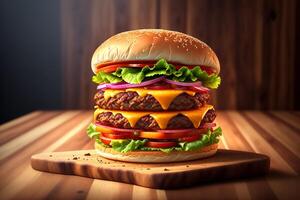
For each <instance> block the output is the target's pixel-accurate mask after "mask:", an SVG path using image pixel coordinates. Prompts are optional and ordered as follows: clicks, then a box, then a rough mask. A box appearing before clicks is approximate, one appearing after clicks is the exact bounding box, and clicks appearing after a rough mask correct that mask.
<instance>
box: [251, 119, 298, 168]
mask: <svg viewBox="0 0 300 200" xmlns="http://www.w3.org/2000/svg"><path fill="white" fill-rule="evenodd" d="M251 115H259V113H251ZM245 117H246V119H247V120H248V122H249V123H250V124H251V125H252V126H253V127H255V129H256V130H257V131H258V132H259V133H260V135H261V136H262V137H263V138H264V139H265V140H266V141H267V142H268V143H269V144H272V147H273V148H274V149H275V150H276V151H277V152H278V153H279V154H280V155H282V158H283V159H284V160H286V162H287V163H288V164H289V165H290V166H291V167H292V168H293V169H294V170H295V171H296V172H297V173H300V159H299V156H298V155H296V154H295V153H293V152H296V151H297V149H293V150H292V151H290V149H291V148H289V147H287V144H285V142H295V141H288V140H286V139H276V136H277V137H278V134H279V135H280V136H279V137H280V138H281V137H282V136H281V135H282V132H284V131H282V132H280V133H277V132H276V131H277V130H275V132H274V130H272V128H273V127H274V124H271V125H270V124H268V122H267V121H266V120H265V119H264V120H263V119H261V121H255V120H253V118H251V117H249V114H245ZM268 125H270V126H268ZM266 127H269V129H267V128H266ZM281 128H282V127H281ZM279 129H280V128H279ZM269 130H272V131H269ZM284 133H285V132H284ZM284 136H285V138H288V137H289V135H288V134H285V135H284ZM281 140H282V141H281Z"/></svg>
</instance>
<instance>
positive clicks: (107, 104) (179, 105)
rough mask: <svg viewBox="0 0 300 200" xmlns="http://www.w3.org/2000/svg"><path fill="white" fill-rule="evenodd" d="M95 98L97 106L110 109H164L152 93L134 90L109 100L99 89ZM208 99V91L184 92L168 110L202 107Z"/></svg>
mask: <svg viewBox="0 0 300 200" xmlns="http://www.w3.org/2000/svg"><path fill="white" fill-rule="evenodd" d="M94 100H95V103H96V105H97V106H99V107H100V108H103V109H108V110H127V111H163V108H162V107H161V105H160V103H159V102H158V101H157V100H156V99H155V98H154V97H153V96H152V95H146V96H145V97H142V96H139V95H138V93H137V92H134V91H128V92H120V93H118V94H116V95H115V96H113V97H111V98H109V99H108V100H105V98H104V92H103V91H99V92H98V93H96V95H95V96H94ZM208 100H209V94H208V93H204V94H201V93H196V94H195V95H194V96H190V95H188V94H186V93H182V94H180V95H178V96H177V97H176V98H175V99H174V100H173V101H172V102H171V104H170V106H169V108H168V110H189V109H194V108H198V107H202V106H203V105H204V104H205V103H207V102H208Z"/></svg>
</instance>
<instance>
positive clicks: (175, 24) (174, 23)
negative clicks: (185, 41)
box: [160, 0, 187, 32]
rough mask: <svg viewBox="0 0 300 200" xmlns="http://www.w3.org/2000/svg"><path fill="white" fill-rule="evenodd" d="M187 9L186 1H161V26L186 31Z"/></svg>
mask: <svg viewBox="0 0 300 200" xmlns="http://www.w3.org/2000/svg"><path fill="white" fill-rule="evenodd" d="M186 9H187V2H186V1H181V0H164V1H160V28H163V29H169V30H176V31H180V32H186V13H187V10H186Z"/></svg>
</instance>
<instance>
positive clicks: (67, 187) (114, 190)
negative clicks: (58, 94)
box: [0, 111, 300, 199]
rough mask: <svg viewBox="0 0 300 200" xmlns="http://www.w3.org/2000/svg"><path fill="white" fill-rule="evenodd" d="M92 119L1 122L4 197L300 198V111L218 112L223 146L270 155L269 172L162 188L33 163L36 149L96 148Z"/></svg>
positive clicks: (59, 115) (72, 116) (44, 115)
mask: <svg viewBox="0 0 300 200" xmlns="http://www.w3.org/2000/svg"><path fill="white" fill-rule="evenodd" d="M91 119H92V112H91V111H47V112H45V111H36V112H32V113H30V114H28V115H25V116H22V117H20V118H17V119H15V120H13V121H10V122H8V123H6V124H3V125H1V126H0V142H1V146H0V169H1V170H0V199H44V198H47V199H85V198H87V199H95V198H98V199H199V198H203V197H204V198H212V199H220V198H230V199H232V198H233V199H237V198H238V199H250V198H253V199H270V198H271V199H273V198H279V199H297V198H298V199H299V198H300V194H299V191H297V189H298V190H299V189H300V179H299V173H300V112H279V111H277V112H251V111H245V112H237V111H219V112H218V117H217V122H218V123H219V124H220V125H221V126H222V128H223V131H224V136H223V137H222V138H221V142H220V146H221V148H225V149H236V150H244V151H253V152H258V153H263V154H267V155H269V156H270V158H271V172H270V174H269V175H268V176H266V177H260V178H252V179H247V180H245V179H243V180H235V181H230V182H219V183H210V184H205V185H199V186H195V187H192V188H183V189H179V190H156V189H149V188H144V187H140V186H135V185H129V184H124V183H117V182H110V181H103V180H93V179H89V178H84V177H77V176H66V175H60V174H50V173H43V172H39V171H35V170H33V169H32V168H31V166H30V157H31V155H32V154H36V153H39V152H52V151H67V150H76V149H90V148H93V144H92V141H91V140H90V139H89V138H88V137H87V136H86V133H85V129H86V127H87V125H88V124H89V123H90V121H91Z"/></svg>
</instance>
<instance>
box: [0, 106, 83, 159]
mask: <svg viewBox="0 0 300 200" xmlns="http://www.w3.org/2000/svg"><path fill="white" fill-rule="evenodd" d="M78 113H79V112H78V111H73V112H68V113H63V114H61V115H59V116H58V117H56V118H54V119H51V120H49V121H47V122H45V123H43V124H41V125H39V126H36V127H35V128H34V129H31V130H29V131H28V132H25V133H24V134H22V135H21V136H19V137H17V138H15V139H13V140H11V141H9V142H7V143H5V144H4V145H2V146H0V161H1V160H3V159H5V158H7V157H8V156H10V155H12V154H13V153H14V152H16V151H18V150H19V149H21V148H23V147H25V146H26V145H28V144H29V143H31V142H33V141H34V140H36V139H38V138H39V137H42V136H43V135H45V134H46V133H47V132H48V131H50V130H52V129H54V128H55V127H57V126H59V125H60V124H61V123H63V122H65V121H67V120H69V119H71V118H72V117H74V116H75V115H77V114H78Z"/></svg>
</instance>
